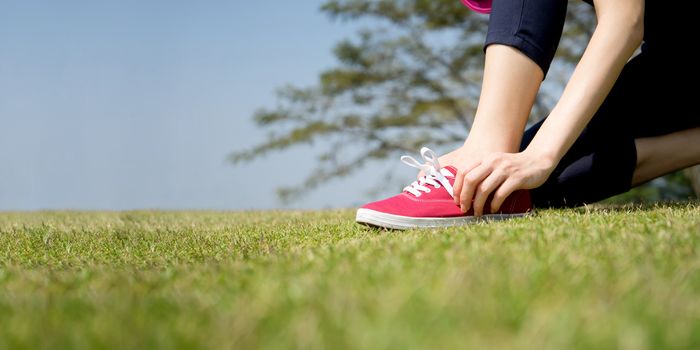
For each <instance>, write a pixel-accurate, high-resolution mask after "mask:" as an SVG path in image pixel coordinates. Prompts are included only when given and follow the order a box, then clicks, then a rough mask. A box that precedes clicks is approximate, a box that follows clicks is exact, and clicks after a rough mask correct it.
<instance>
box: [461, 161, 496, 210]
mask: <svg viewBox="0 0 700 350" xmlns="http://www.w3.org/2000/svg"><path fill="white" fill-rule="evenodd" d="M490 173H491V168H490V167H488V166H486V165H483V164H482V165H479V166H478V167H476V168H474V169H473V170H472V171H470V172H469V173H467V174H466V175H464V184H463V185H462V191H461V192H460V201H459V202H460V204H461V205H460V207H461V209H462V212H463V213H466V212H467V211H469V208H471V204H472V199H473V198H474V192H475V191H476V186H478V185H479V184H480V183H481V181H483V180H484V179H485V178H486V177H487V176H488V175H489V174H490Z"/></svg>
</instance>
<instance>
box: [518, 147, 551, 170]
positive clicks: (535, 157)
mask: <svg viewBox="0 0 700 350" xmlns="http://www.w3.org/2000/svg"><path fill="white" fill-rule="evenodd" d="M523 153H525V154H526V155H527V156H528V158H530V159H532V161H533V162H534V163H535V164H538V165H539V167H540V168H543V169H548V170H553V169H554V168H555V167H556V166H557V164H559V160H560V159H559V156H558V155H557V153H556V152H553V151H552V150H550V149H540V148H536V147H530V146H528V147H527V148H526V149H525V150H524V151H523Z"/></svg>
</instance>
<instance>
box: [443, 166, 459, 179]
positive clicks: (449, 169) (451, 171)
mask: <svg viewBox="0 0 700 350" xmlns="http://www.w3.org/2000/svg"><path fill="white" fill-rule="evenodd" d="M440 172H441V173H442V175H445V177H452V178H454V177H455V176H456V175H457V168H455V167H453V166H452V165H448V166H446V167H443V168H441V169H440Z"/></svg>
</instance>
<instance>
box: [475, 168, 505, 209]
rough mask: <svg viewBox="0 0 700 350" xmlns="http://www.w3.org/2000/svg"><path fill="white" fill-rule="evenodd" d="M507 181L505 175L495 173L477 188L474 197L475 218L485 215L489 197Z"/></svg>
mask: <svg viewBox="0 0 700 350" xmlns="http://www.w3.org/2000/svg"><path fill="white" fill-rule="evenodd" d="M505 180H506V176H505V174H503V173H500V172H496V171H494V172H492V173H491V174H490V175H489V176H488V177H486V179H484V181H482V182H481V184H479V186H478V187H477V188H476V194H475V195H474V203H473V204H472V206H473V208H474V215H475V216H481V215H483V214H484V206H485V204H486V200H487V199H488V198H489V195H490V194H491V193H492V192H493V191H494V190H496V189H497V188H498V186H500V185H501V184H502V183H503V181H505Z"/></svg>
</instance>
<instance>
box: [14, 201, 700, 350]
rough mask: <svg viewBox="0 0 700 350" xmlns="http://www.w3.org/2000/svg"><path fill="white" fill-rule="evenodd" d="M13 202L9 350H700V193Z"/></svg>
mask: <svg viewBox="0 0 700 350" xmlns="http://www.w3.org/2000/svg"><path fill="white" fill-rule="evenodd" d="M353 216H354V212H353V211H350V210H344V211H322V212H238V213H215V212H148V211H145V212H124V213H81V212H40V213H1V214H0V348H51V349H59V348H119V349H126V348H155V347H168V348H169V347H175V348H190V347H205V348H242V349H248V348H263V349H267V348H304V349H308V348H330V349H343V348H378V349H412V348H431V349H442V348H476V349H498V348H536V349H544V348H551V349H571V348H573V349H576V348H581V349H601V348H623V349H644V348H647V349H659V348H695V349H697V348H700V205H698V204H675V205H660V206H655V207H641V208H630V207H613V208H604V207H594V208H583V209H576V210H565V211H556V210H549V211H540V212H539V215H537V216H535V217H530V218H523V219H515V220H511V221H505V222H495V223H481V224H477V225H473V226H468V227H461V228H452V229H440V230H427V231H404V232H397V231H394V232H388V231H379V230H372V229H368V228H365V227H362V226H359V225H356V224H354V222H353V218H354V217H353Z"/></svg>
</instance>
